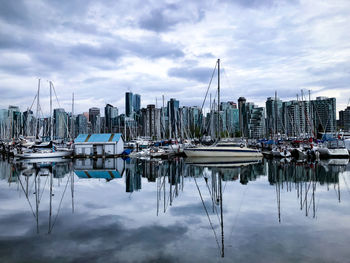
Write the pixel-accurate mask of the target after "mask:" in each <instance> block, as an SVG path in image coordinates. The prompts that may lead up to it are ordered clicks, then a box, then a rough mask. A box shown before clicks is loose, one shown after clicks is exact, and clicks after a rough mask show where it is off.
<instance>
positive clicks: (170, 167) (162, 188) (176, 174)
mask: <svg viewBox="0 0 350 263" xmlns="http://www.w3.org/2000/svg"><path fill="white" fill-rule="evenodd" d="M166 181H168V183H169V194H168V197H167V187H166V184H167V183H166ZM156 186H157V216H158V215H159V210H160V205H161V204H160V202H161V201H162V199H163V213H165V212H166V210H167V208H168V206H172V204H173V201H174V199H175V198H176V197H177V196H178V195H179V191H180V190H181V191H183V187H184V171H183V165H182V162H179V163H176V164H172V163H170V162H168V163H165V164H163V165H159V166H157V169H156Z"/></svg>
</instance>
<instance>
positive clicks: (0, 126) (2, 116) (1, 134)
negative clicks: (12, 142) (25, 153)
mask: <svg viewBox="0 0 350 263" xmlns="http://www.w3.org/2000/svg"><path fill="white" fill-rule="evenodd" d="M8 132H9V131H8V110H6V109H0V139H5V138H9V133H8Z"/></svg>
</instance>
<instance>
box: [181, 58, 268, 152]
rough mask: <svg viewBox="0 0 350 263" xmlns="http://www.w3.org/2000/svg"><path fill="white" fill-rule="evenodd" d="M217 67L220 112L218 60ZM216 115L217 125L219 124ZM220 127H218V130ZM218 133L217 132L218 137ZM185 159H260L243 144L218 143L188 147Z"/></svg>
mask: <svg viewBox="0 0 350 263" xmlns="http://www.w3.org/2000/svg"><path fill="white" fill-rule="evenodd" d="M217 66H218V112H219V111H220V59H218V61H217ZM219 115H220V114H218V123H220V122H219ZM219 127H220V125H218V129H219ZM219 134H220V131H219V130H218V135H219ZM184 153H185V154H186V156H187V157H262V156H263V155H262V154H261V152H260V151H259V150H257V149H252V148H248V147H247V146H246V144H245V143H239V144H237V143H233V142H219V143H217V144H215V145H213V146H199V147H188V148H185V149H184Z"/></svg>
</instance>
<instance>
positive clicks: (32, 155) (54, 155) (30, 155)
mask: <svg viewBox="0 0 350 263" xmlns="http://www.w3.org/2000/svg"><path fill="white" fill-rule="evenodd" d="M72 153H73V151H56V152H35V153H22V154H16V155H15V157H19V158H22V159H36V158H62V157H68V156H71V155H72Z"/></svg>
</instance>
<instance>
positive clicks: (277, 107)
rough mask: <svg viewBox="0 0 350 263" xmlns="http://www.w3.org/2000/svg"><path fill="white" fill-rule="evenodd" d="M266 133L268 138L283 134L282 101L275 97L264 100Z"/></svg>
mask: <svg viewBox="0 0 350 263" xmlns="http://www.w3.org/2000/svg"><path fill="white" fill-rule="evenodd" d="M266 132H267V135H269V136H274V135H276V134H283V132H284V129H283V118H282V101H281V100H280V99H279V98H277V96H275V98H272V97H269V98H267V100H266Z"/></svg>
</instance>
